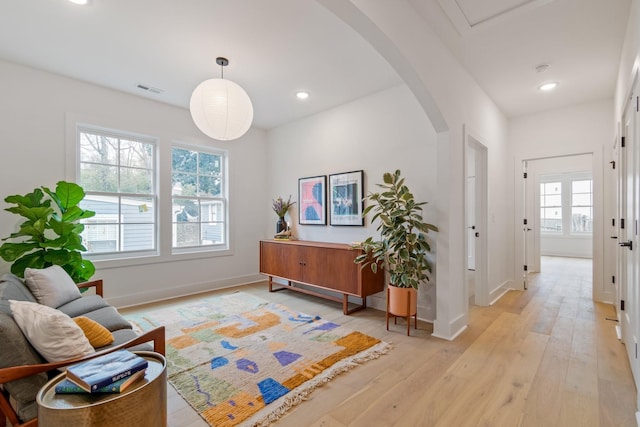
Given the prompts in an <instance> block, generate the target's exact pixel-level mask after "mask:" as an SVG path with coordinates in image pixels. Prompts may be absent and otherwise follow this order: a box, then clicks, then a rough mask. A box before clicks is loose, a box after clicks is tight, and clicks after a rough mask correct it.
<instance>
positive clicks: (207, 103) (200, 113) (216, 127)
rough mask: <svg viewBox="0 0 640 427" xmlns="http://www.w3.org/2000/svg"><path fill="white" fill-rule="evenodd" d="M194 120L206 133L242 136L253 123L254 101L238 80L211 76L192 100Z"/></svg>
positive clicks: (228, 137) (220, 136) (228, 138)
mask: <svg viewBox="0 0 640 427" xmlns="http://www.w3.org/2000/svg"><path fill="white" fill-rule="evenodd" d="M189 109H190V110H191V117H192V118H193V121H194V123H195V124H196V126H197V127H198V129H200V130H201V131H202V132H203V133H204V134H205V135H207V136H209V137H211V138H213V139H217V140H220V141H231V140H233V139H237V138H240V137H241V136H242V135H244V134H245V133H246V132H247V131H248V130H249V128H250V127H251V122H252V121H253V105H251V99H249V95H247V92H245V91H244V89H242V88H241V87H240V86H238V85H237V84H236V83H234V82H232V81H230V80H226V79H210V80H205V81H204V82H202V83H200V84H199V85H198V87H196V89H195V90H194V91H193V94H191V102H190V104H189Z"/></svg>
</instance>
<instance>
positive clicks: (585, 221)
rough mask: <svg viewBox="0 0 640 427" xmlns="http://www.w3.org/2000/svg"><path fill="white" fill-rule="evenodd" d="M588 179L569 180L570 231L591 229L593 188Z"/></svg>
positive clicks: (586, 231)
mask: <svg viewBox="0 0 640 427" xmlns="http://www.w3.org/2000/svg"><path fill="white" fill-rule="evenodd" d="M592 185H593V184H592V181H591V180H590V179H584V180H578V181H571V232H572V233H591V232H592V231H593V190H592Z"/></svg>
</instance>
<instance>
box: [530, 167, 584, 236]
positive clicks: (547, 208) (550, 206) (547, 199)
mask: <svg viewBox="0 0 640 427" xmlns="http://www.w3.org/2000/svg"><path fill="white" fill-rule="evenodd" d="M546 179H548V180H549V181H545V180H544V178H543V179H542V182H541V183H540V231H541V232H543V233H557V234H563V235H565V236H568V235H574V236H578V235H585V234H591V233H592V232H593V180H592V179H591V178H590V175H587V174H586V173H585V172H571V173H566V174H563V175H549V176H547V177H546Z"/></svg>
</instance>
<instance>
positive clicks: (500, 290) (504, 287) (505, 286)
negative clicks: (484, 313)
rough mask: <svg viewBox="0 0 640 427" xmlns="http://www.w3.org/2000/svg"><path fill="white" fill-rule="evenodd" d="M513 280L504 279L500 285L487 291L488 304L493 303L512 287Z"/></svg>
mask: <svg viewBox="0 0 640 427" xmlns="http://www.w3.org/2000/svg"><path fill="white" fill-rule="evenodd" d="M512 285H513V282H512V281H511V280H505V281H504V282H502V284H501V285H500V286H498V287H497V288H495V289H494V290H492V291H491V292H489V305H493V304H495V303H496V302H497V301H498V300H499V299H500V298H502V297H503V296H504V294H506V293H507V292H509V291H510V290H511V289H513V286H512Z"/></svg>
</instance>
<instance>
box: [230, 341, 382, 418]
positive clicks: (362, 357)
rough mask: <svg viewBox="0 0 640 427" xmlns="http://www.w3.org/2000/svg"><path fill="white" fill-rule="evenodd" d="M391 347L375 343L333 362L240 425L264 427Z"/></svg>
mask: <svg viewBox="0 0 640 427" xmlns="http://www.w3.org/2000/svg"><path fill="white" fill-rule="evenodd" d="M392 348H393V347H392V346H391V344H389V343H386V342H380V343H379V344H376V345H375V346H373V347H371V348H369V349H367V350H365V351H362V352H360V353H358V354H356V355H354V356H352V357H351V358H348V359H344V360H341V361H339V362H337V363H335V364H334V365H333V366H332V367H331V368H329V369H326V370H324V371H323V372H321V373H320V374H319V375H317V376H315V377H314V378H313V379H311V380H309V381H307V382H305V383H304V385H302V386H300V387H299V389H298V390H295V391H292V393H289V394H287V395H286V396H284V397H283V398H282V401H281V402H273V403H272V404H271V405H274V404H275V405H276V406H275V407H273V409H271V408H268V409H271V411H270V412H269V413H268V414H266V415H260V414H259V413H258V414H256V415H255V416H254V418H255V417H260V418H258V419H253V418H250V419H249V420H247V421H245V422H244V423H242V424H241V425H242V426H246V427H248V426H251V427H265V426H268V425H270V424H272V423H274V422H276V421H278V420H279V419H280V418H282V417H283V416H284V415H285V414H286V413H287V411H289V409H291V408H292V407H294V406H296V405H298V404H300V403H302V402H304V401H305V400H307V397H308V396H309V395H310V394H311V392H312V391H313V390H314V389H316V388H318V387H321V386H323V385H324V384H326V383H328V382H329V381H331V380H332V379H333V378H335V377H336V376H338V375H340V374H342V373H344V372H347V371H350V370H351V369H353V368H355V367H357V366H359V365H361V364H363V363H364V362H367V361H369V360H373V359H377V358H379V357H380V356H382V355H384V354H387V353H388V352H389V350H391V349H392ZM271 405H270V406H271Z"/></svg>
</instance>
